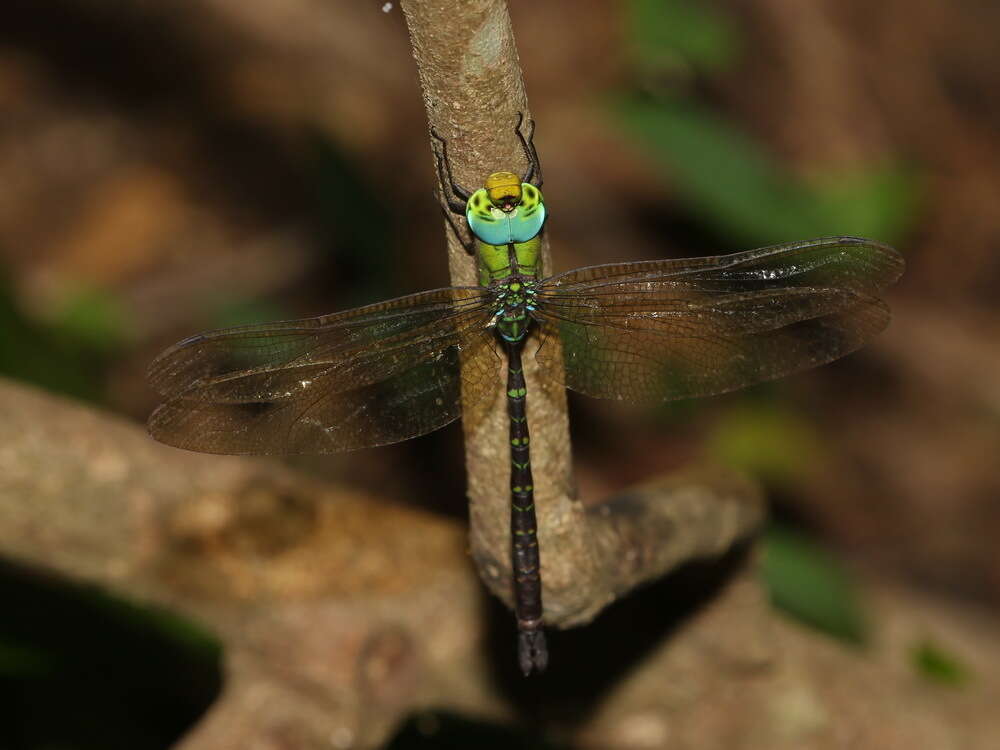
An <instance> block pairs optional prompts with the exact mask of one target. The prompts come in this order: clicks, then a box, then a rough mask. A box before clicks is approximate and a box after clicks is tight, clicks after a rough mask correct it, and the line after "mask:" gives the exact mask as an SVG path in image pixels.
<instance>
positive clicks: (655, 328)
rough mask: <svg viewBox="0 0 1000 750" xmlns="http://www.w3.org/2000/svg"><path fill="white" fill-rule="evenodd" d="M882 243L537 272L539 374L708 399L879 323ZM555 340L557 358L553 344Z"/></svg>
mask: <svg viewBox="0 0 1000 750" xmlns="http://www.w3.org/2000/svg"><path fill="white" fill-rule="evenodd" d="M902 267H903V263H902V259H901V258H900V256H899V255H898V254H897V253H896V252H895V251H894V250H892V249H891V248H889V247H887V246H885V245H881V244H878V243H874V242H869V241H867V240H860V239H855V238H832V239H825V240H812V241H810V242H806V243H792V244H788V245H781V246H776V247H773V248H763V249H761V250H752V251H749V252H746V253H738V254H736V255H730V256H720V257H715V258H696V259H690V260H667V261H648V262H639V263H624V264H617V265H609V266H593V267H590V268H584V269H577V270H576V271H571V272H569V273H566V274H561V275H559V276H554V277H551V278H550V279H546V280H545V281H544V282H542V284H541V285H540V288H539V293H538V299H539V305H538V310H537V311H536V316H537V317H538V319H539V321H540V323H541V327H542V340H543V346H542V347H541V348H540V349H539V351H538V353H537V357H538V359H539V360H540V363H541V364H542V367H543V372H546V373H549V374H555V375H556V376H558V374H560V373H561V374H563V381H564V383H565V385H566V386H567V387H568V388H571V389H573V390H576V391H579V392H581V393H584V394H587V395H590V396H595V397H598V398H612V399H622V400H628V401H634V402H640V403H642V402H657V401H666V400H671V399H679V398H690V397H694V396H706V395H711V394H716V393H724V392H727V391H732V390H736V389H738V388H742V387H744V386H747V385H751V384H753V383H759V382H762V381H765V380H771V379H774V378H778V377H781V376H783V375H788V374H791V373H794V372H798V371H800V370H804V369H807V368H810V367H814V366H816V365H820V364H824V363H826V362H830V361H832V360H834V359H837V358H838V357H841V356H843V355H844V354H847V353H849V352H852V351H854V350H855V349H857V348H859V347H860V346H862V345H863V344H864V343H865V342H866V341H868V340H869V339H871V338H872V337H873V336H875V335H876V334H877V333H878V332H879V331H881V330H882V329H883V328H885V326H886V325H887V324H888V321H889V311H888V308H887V307H886V306H885V304H884V303H883V302H881V300H879V299H878V298H877V296H875V295H877V294H878V293H879V292H880V291H881V290H882V289H883V288H885V287H886V286H887V285H888V284H890V283H892V282H893V281H895V279H896V278H897V277H898V276H899V274H900V273H901V272H902ZM551 337H558V339H559V340H560V342H561V344H562V352H561V357H562V364H561V365H560V364H559V363H558V362H557V360H558V358H559V356H560V354H559V353H557V352H556V350H555V347H553V346H551V345H544V342H545V340H546V339H548V338H551Z"/></svg>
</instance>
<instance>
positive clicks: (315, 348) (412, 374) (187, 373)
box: [149, 287, 495, 454]
mask: <svg viewBox="0 0 1000 750" xmlns="http://www.w3.org/2000/svg"><path fill="white" fill-rule="evenodd" d="M490 314H491V313H490V305H489V295H488V292H486V290H484V289H481V288H479V287H452V288H446V289H437V290H434V291H429V292H422V293H419V294H414V295H410V296H407V297H400V298H399V299H395V300H390V301H388V302H382V303H378V304H375V305H369V306H366V307H361V308H357V309H355V310H348V311H346V312H343V313H337V314H333V315H324V316H321V317H318V318H309V319H305V320H293V321H284V322H279V323H268V324H263V325H253V326H241V327H239V328H232V329H228V330H222V331H214V332H211V333H207V334H202V335H199V336H194V337H192V338H190V339H187V340H185V341H182V342H181V343H179V344H177V345H175V346H173V347H171V348H170V349H168V350H166V351H165V352H163V354H161V355H160V356H159V357H157V358H156V360H155V361H154V362H153V364H152V365H151V367H150V371H149V380H150V383H151V384H152V385H153V387H154V388H156V389H157V390H158V391H159V392H160V393H161V394H163V395H164V396H166V402H165V403H164V404H163V405H162V406H160V407H159V408H158V409H157V410H156V411H155V412H154V413H153V415H152V416H151V417H150V420H149V430H150V433H151V434H152V435H153V437H155V438H156V439H157V440H160V441H161V442H164V443H167V444H169V445H174V446H177V447H179V448H187V449H188V450H197V451H203V452H207V453H240V454H247V453H256V454H264V453H268V454H279V453H280V454H288V453H330V452H337V451H343V450H352V449H355V448H362V447H367V446H374V445H385V444H387V443H393V442H397V441H400V440H406V439H408V438H411V437H415V436H417V435H422V434H425V433H427V432H431V431H433V430H435V429H437V428H439V427H442V426H444V425H446V424H448V423H449V422H451V421H453V420H454V419H456V418H457V417H458V416H459V415H460V413H461V400H460V396H459V392H460V387H461V383H462V378H464V379H465V381H466V383H465V386H466V389H467V391H468V392H469V393H471V394H472V395H473V396H475V395H476V394H480V395H482V396H483V397H486V396H487V395H488V394H489V393H490V392H491V390H492V387H493V386H495V380H493V379H492V378H493V376H494V371H495V358H494V355H493V353H492V346H493V338H492V336H491V334H490V332H489V331H488V330H487V328H486V326H487V324H488V323H489V320H490ZM460 360H461V361H462V362H464V363H465V367H464V369H463V370H462V375H461V376H460V374H459V363H460ZM491 367H492V369H491Z"/></svg>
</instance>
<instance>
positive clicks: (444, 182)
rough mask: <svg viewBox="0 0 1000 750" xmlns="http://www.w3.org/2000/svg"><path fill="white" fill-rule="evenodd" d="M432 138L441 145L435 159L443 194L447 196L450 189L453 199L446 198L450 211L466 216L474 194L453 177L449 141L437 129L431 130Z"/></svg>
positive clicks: (435, 150) (436, 150)
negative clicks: (468, 204)
mask: <svg viewBox="0 0 1000 750" xmlns="http://www.w3.org/2000/svg"><path fill="white" fill-rule="evenodd" d="M431 136H432V137H433V138H434V139H435V140H436V141H437V142H438V143H440V144H441V148H440V150H438V149H434V157H435V158H436V159H437V168H438V180H439V181H440V182H441V194H442V196H447V195H448V190H447V189H449V188H450V189H451V193H452V196H453V197H451V198H447V197H446V198H445V202H446V203H447V204H448V208H449V210H450V211H451V212H452V213H453V214H457V215H459V216H465V206H466V204H467V203H468V202H469V198H471V197H472V192H471V191H470V190H466V189H465V188H464V187H462V186H461V185H459V184H458V183H457V182H455V178H454V177H452V174H451V160H450V159H449V158H448V141H447V140H446V139H445V138H444V136H442V135H441V134H440V133H438V132H437V130H436V129H435V128H431Z"/></svg>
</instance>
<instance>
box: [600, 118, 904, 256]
mask: <svg viewBox="0 0 1000 750" xmlns="http://www.w3.org/2000/svg"><path fill="white" fill-rule="evenodd" d="M615 109H616V113H617V116H618V118H619V119H620V120H621V122H622V123H623V124H624V126H625V128H626V130H627V132H628V133H630V134H631V135H632V136H633V137H634V138H635V139H636V141H637V142H638V143H639V145H640V146H642V147H644V148H646V149H648V150H649V152H650V154H651V155H652V156H653V157H654V159H655V162H656V163H657V164H658V165H659V166H660V168H661V170H662V174H663V177H664V181H665V182H667V183H668V184H669V185H670V186H671V187H672V188H673V189H674V190H676V192H677V196H678V199H679V200H680V201H681V202H682V203H683V204H684V205H686V206H687V208H688V209H689V210H690V211H691V213H692V214H693V215H694V216H695V217H696V218H698V219H700V220H701V221H703V222H705V223H706V224H707V225H708V226H709V227H711V228H712V229H713V230H715V231H716V232H717V233H720V234H722V235H724V236H726V237H731V238H732V239H733V240H735V241H736V243H737V244H741V245H768V244H773V243H778V242H786V241H789V240H792V239H801V238H806V237H823V236H833V235H847V234H858V235H864V236H873V237H875V238H878V239H882V240H887V241H893V240H894V239H897V238H898V237H899V236H900V235H901V234H902V233H903V232H904V231H905V229H906V227H907V225H908V223H909V221H910V219H911V217H912V216H913V215H914V209H915V206H916V202H917V192H918V191H917V188H918V184H917V181H916V179H915V175H914V172H913V170H911V169H903V168H900V167H897V166H894V165H891V164H888V165H885V164H884V165H880V166H878V167H877V168H874V169H871V170H865V171H858V172H853V173H850V174H846V175H837V174H831V175H827V176H826V177H825V178H824V179H822V180H820V181H819V182H818V184H813V183H810V182H806V181H804V180H801V179H799V178H797V177H795V176H794V175H792V174H791V173H789V172H788V171H786V170H784V169H782V167H781V165H780V162H778V160H777V159H775V158H774V157H772V156H770V155H769V154H767V153H766V151H765V150H764V149H763V148H762V147H760V146H759V145H758V144H757V143H755V142H754V141H753V140H751V139H750V138H749V137H747V136H746V135H744V134H743V133H741V132H740V131H739V130H737V129H736V128H734V127H733V126H732V125H730V124H729V123H727V122H726V121H725V120H723V119H722V118H720V117H718V116H717V115H715V114H712V113H710V112H708V111H706V110H704V109H702V108H700V107H699V106H697V105H696V104H694V103H692V102H689V101H686V100H682V99H656V98H648V99H639V98H631V99H628V100H625V101H623V102H620V103H619V104H618V105H617V106H616V108H615Z"/></svg>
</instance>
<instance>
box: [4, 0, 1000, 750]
mask: <svg viewBox="0 0 1000 750" xmlns="http://www.w3.org/2000/svg"><path fill="white" fill-rule="evenodd" d="M383 5H389V4H384V3H382V2H381V1H378V2H376V1H375V0H371V1H368V0H365V1H364V2H350V3H348V2H329V1H327V2H320V1H319V0H256V1H255V2H251V3H246V2H231V1H230V0H187V1H186V2H180V3H176V2H175V3H167V2H160V1H158V0H148V1H147V2H143V3H138V4H136V3H123V2H106V1H101V0H32V1H30V2H29V1H28V0H7V2H6V3H5V4H4V9H3V14H2V16H0V375H3V376H5V377H9V378H14V379H17V380H20V381H25V382H29V383H33V384H35V385H37V386H39V387H42V388H45V389H48V390H50V391H53V392H57V393H61V394H66V395H69V396H72V397H74V398H77V399H82V400H85V401H87V402H90V403H92V404H94V405H98V406H100V407H102V408H105V409H109V410H112V411H114V412H117V413H119V414H121V415H125V416H127V417H128V418H131V419H134V420H136V421H137V422H141V421H143V420H144V419H145V418H146V416H147V415H148V414H149V412H150V411H151V409H152V407H153V406H154V405H155V403H156V399H155V395H154V394H153V393H151V392H150V391H149V390H148V389H147V387H146V386H145V382H144V371H145V368H146V366H147V365H148V363H149V362H150V360H151V359H152V358H153V356H155V354H156V353H157V352H158V351H160V350H161V349H162V348H164V347H165V346H167V345H169V344H171V343H173V342H174V341H176V340H178V339H180V338H183V337H185V336H188V335H190V334H193V333H195V332H198V331H201V330H205V329H209V328H217V327H222V326H229V325H236V324H239V323H247V322H256V321H266V320H274V319H281V318H289V317H303V316H312V315H318V314H322V313H327V312H332V311H336V310H341V309H346V308H349V307H352V306H355V305H359V304H364V303H368V302H373V301H377V300H380V299H385V298H389V297H393V296H398V295H400V294H405V293H409V292H414V291H418V290H420V289H425V288H433V287H437V286H444V285H446V284H447V283H448V282H447V270H446V259H445V252H444V234H443V222H442V220H441V214H440V209H439V208H438V206H437V204H436V202H435V198H434V196H433V194H432V188H433V187H434V185H435V182H434V179H435V178H434V172H433V165H432V159H431V152H430V148H429V143H428V138H427V133H426V127H425V124H426V119H425V115H424V111H423V105H422V101H421V94H420V87H419V82H418V80H417V73H416V70H415V67H414V64H413V61H412V59H411V57H410V54H409V46H408V40H407V35H406V28H405V24H404V21H403V18H402V15H401V13H400V11H399V8H398V7H395V6H393V7H391V8H389V9H388V11H387V12H386V11H384V10H383ZM510 5H511V8H510V10H511V15H512V17H513V21H514V29H515V34H516V36H517V39H518V46H519V52H520V57H521V63H522V67H523V70H524V76H525V80H526V85H527V90H528V94H529V99H530V102H531V110H532V113H533V115H534V117H535V118H536V120H537V122H538V129H537V135H536V145H537V147H538V151H539V153H540V156H541V159H542V163H543V166H544V169H545V194H546V199H547V203H548V205H549V208H550V212H551V217H552V220H551V222H550V225H549V236H550V241H551V244H552V251H553V258H554V261H555V265H556V267H555V269H553V270H556V271H559V270H566V269H569V268H573V267H576V266H582V265H587V264H594V263H604V262H611V261H619V260H629V259H652V258H661V257H685V256H694V255H708V254H718V253H728V252H734V251H737V250H741V249H748V248H750V247H757V246H762V245H766V244H770V243H775V242H783V241H789V240H796V239H805V238H810V237H818V236H823V235H831V234H854V235H862V236H867V237H872V238H875V239H878V240H882V241H885V242H889V243H890V244H893V245H895V246H896V247H897V248H899V249H900V251H901V252H902V253H903V254H904V256H905V257H906V259H907V263H908V268H907V272H906V274H905V276H904V277H903V280H902V282H901V284H900V285H899V286H898V287H897V288H895V289H893V290H891V292H890V296H889V300H890V304H891V306H892V308H893V314H894V321H893V324H892V326H891V328H890V329H889V330H888V331H887V332H886V333H885V334H884V335H883V336H882V337H880V338H879V339H878V340H877V341H876V342H875V343H874V344H873V345H872V346H870V347H868V348H867V349H866V350H864V351H862V352H860V353H858V354H855V355H852V356H850V357H848V358H847V359H845V360H843V361H841V362H838V363H835V364H833V365H831V366H828V367H825V368H822V369H820V370H817V371H813V372H809V373H806V374H802V375H799V376H796V377H792V378H788V379H786V380H783V381H780V382H777V383H772V384H768V385H765V386H762V387H759V388H755V389H752V390H750V391H748V392H743V393H740V394H733V395H729V396H724V397H719V398H713V399H706V400H700V401H697V402H679V403H675V404H670V405H667V406H665V407H664V408H662V409H660V410H657V411H654V412H650V411H640V410H637V409H628V408H622V407H620V406H619V405H617V404H615V405H608V404H603V403H598V402H594V401H588V400H586V399H583V398H576V397H573V398H572V400H571V420H572V434H573V439H574V445H573V450H574V456H575V462H576V463H575V465H576V471H577V478H578V482H579V485H580V494H581V497H583V498H584V499H586V500H591V501H593V500H597V499H599V498H601V497H604V496H606V495H607V494H609V493H610V492H612V491H614V490H617V489H621V488H622V487H624V486H626V485H628V484H629V483H632V482H634V481H637V480H640V479H643V478H645V477H648V476H650V475H652V474H654V473H658V472H665V471H669V470H671V469H674V468H677V467H679V466H682V465H684V464H686V463H688V462H690V461H694V460H698V459H700V458H705V457H708V458H712V459H715V460H719V461H723V462H725V463H727V464H730V465H733V466H736V467H738V468H740V469H742V470H744V471H747V472H749V473H751V474H753V475H754V476H756V477H757V478H758V479H759V480H760V481H761V482H763V484H764V485H765V487H766V489H767V492H768V496H769V498H770V499H771V501H772V503H773V506H774V516H775V519H776V524H775V527H774V529H773V530H772V531H771V532H770V535H769V548H768V551H769V554H768V558H767V564H766V566H765V567H766V570H767V573H768V576H769V584H770V586H771V590H772V595H773V597H774V598H775V599H776V601H777V602H778V603H779V604H781V605H783V606H785V607H786V608H787V609H790V610H793V611H795V612H796V613H797V614H798V616H800V617H802V618H803V619H806V620H808V621H810V622H813V623H814V624H817V625H819V626H821V627H824V628H826V629H827V630H829V631H831V632H833V633H835V634H837V635H839V636H840V637H843V638H847V639H849V640H852V641H855V642H859V643H863V642H864V640H865V638H866V637H867V633H868V627H869V625H868V624H867V622H866V619H865V613H864V605H863V602H860V603H859V602H858V601H857V599H856V597H854V596H852V595H851V593H850V592H851V588H850V583H849V581H850V577H851V575H852V574H857V572H858V571H867V572H868V574H874V575H877V576H887V577H892V578H895V579H902V580H905V581H907V582H910V583H912V584H914V585H916V586H919V587H921V588H923V589H926V590H930V591H933V592H935V593H937V594H939V595H941V596H944V597H949V598H954V599H956V600H960V601H962V602H967V603H972V604H973V605H974V606H977V607H981V608H984V609H990V610H992V611H994V612H995V611H996V610H997V608H998V606H1000V555H998V554H997V552H996V541H995V540H996V538H997V536H998V535H1000V472H997V470H996V452H997V449H998V447H1000V376H998V373H1000V349H998V346H997V343H996V342H997V340H998V338H997V337H998V334H1000V294H998V291H1000V212H998V211H997V210H996V206H997V205H1000V46H998V44H997V29H1000V5H998V4H996V3H993V2H988V1H984V0H883V2H881V3H875V4H873V3H869V2H865V1H864V0H817V1H816V2H811V3H794V2H787V1H786V0H738V1H737V0H714V1H711V2H710V1H709V0H703V1H698V0H629V1H628V2H620V3H610V2H609V3H579V2H575V1H574V0H550V1H549V2H546V3H528V2H516V1H515V2H512V3H511V4H510ZM568 19H571V20H572V22H571V23H569V22H567V20H568ZM508 126H509V123H506V122H498V127H504V128H506V127H508ZM505 166H507V165H497V168H500V167H505ZM609 434H610V435H614V439H613V440H608V439H607V438H608V435H609ZM460 441H461V433H460V428H459V427H458V426H451V427H449V428H447V429H445V430H443V431H441V432H440V433H437V434H434V435H432V436H428V437H426V438H420V439H418V440H414V441H411V442H409V443H406V444H402V445H398V446H392V447H388V448H381V449H378V450H373V451H362V452H360V453H357V454H352V455H351V456H350V457H349V458H345V457H338V456H332V457H326V458H324V459H323V460H321V461H320V460H304V461H302V462H300V465H301V466H303V467H304V468H306V469H308V470H310V471H315V472H318V473H321V474H323V475H325V476H328V477H335V478H336V479H337V480H338V481H342V482H345V483H348V484H357V485H358V486H363V487H365V488H366V489H367V490H370V491H371V492H373V493H376V494H380V495H382V496H384V497H387V498H390V499H393V500H397V501H399V502H405V503H412V504H415V505H420V506H422V507H431V508H434V509H436V510H438V511H440V512H443V513H449V514H452V515H454V516H455V517H457V518H463V517H464V513H465V511H464V507H463V502H464V475H463V471H462V469H461V467H462V466H463V459H462V452H461V443H460ZM432 455H433V456H434V457H435V461H437V462H438V465H441V466H447V467H451V468H450V469H448V470H447V471H446V472H442V473H441V474H445V476H444V477H442V476H441V474H439V475H438V476H437V477H436V481H435V482H434V483H433V486H432V485H431V484H430V483H429V482H428V481H427V479H428V478H427V476H426V474H425V473H424V471H423V468H422V467H424V466H425V465H426V461H427V460H428V456H432ZM389 465H391V466H392V467H393V471H391V472H387V471H386V470H385V467H386V466H389ZM442 481H443V486H442ZM834 560H837V561H838V562H836V563H835V562H834ZM816 591H822V592H824V593H823V595H822V596H818V597H817V596H814V597H812V598H810V596H809V595H808V594H809V592H816ZM803 592H805V595H803ZM830 592H834V594H831V593H830ZM11 622H12V621H11V620H9V619H8V621H7V624H6V632H5V624H4V623H2V622H0V691H2V693H0V695H2V696H3V698H4V703H3V704H2V705H0V713H6V712H7V711H8V710H9V709H14V710H13V711H12V716H11V718H8V719H5V720H4V722H3V724H4V729H3V730H0V736H2V734H3V733H8V735H9V736H8V738H7V739H6V740H5V741H0V745H2V746H3V747H5V748H36V747H37V748H41V747H47V748H48V747H52V748H54V747H59V748H83V747H119V746H122V747H131V748H140V747H165V746H166V743H167V742H169V738H170V737H171V736H174V735H173V734H172V733H173V732H179V731H181V730H182V729H183V726H184V722H185V721H190V720H191V718H192V717H193V716H195V715H197V711H199V710H201V709H200V708H199V706H201V707H203V705H204V701H206V700H208V699H209V698H210V693H211V690H212V689H214V688H206V687H203V686H202V687H197V688H190V687H188V688H185V689H183V690H181V689H178V690H179V694H180V695H181V696H182V697H181V698H179V699H178V705H179V706H180V707H179V708H177V710H176V712H175V714H176V715H175V714H170V715H171V717H174V718H171V719H169V721H175V722H177V723H176V726H175V725H169V721H168V720H167V719H164V718H163V716H161V715H159V714H157V716H156V717H154V718H150V719H149V721H150V722H154V723H155V722H159V724H158V725H157V726H164V727H168V728H164V729H162V730H158V731H160V732H161V735H162V737H163V738H165V739H156V737H159V736H161V735H157V734H156V732H152V731H150V730H149V729H148V726H149V725H148V724H147V725H143V724H142V721H144V719H142V718H141V717H140V719H136V723H137V725H138V726H137V728H134V731H135V734H134V736H133V735H131V734H129V732H131V731H133V730H132V729H129V728H117V729H110V728H107V727H102V728H101V730H100V731H102V732H110V733H111V734H109V735H107V736H104V735H101V736H100V737H99V738H98V739H95V738H94V737H95V735H94V734H93V731H97V730H94V729H93V728H92V727H91V728H88V725H87V721H86V720H85V719H84V718H79V720H78V721H76V722H75V723H74V721H68V722H67V725H68V726H70V727H71V729H72V727H76V726H77V725H79V728H78V729H72V731H68V733H66V734H65V736H63V734H61V733H60V732H55V731H54V730H53V728H52V726H51V725H50V724H51V722H47V721H46V720H45V718H44V716H41V715H39V711H40V710H41V709H39V708H38V707H37V706H36V705H35V704H33V703H32V702H31V701H32V698H31V694H32V690H35V691H37V693H38V694H39V695H41V694H43V693H44V694H45V695H46V698H45V700H46V701H48V703H47V704H46V705H47V706H48V710H51V707H52V705H53V704H52V701H53V697H52V696H53V693H52V689H51V685H50V683H49V682H46V679H47V678H46V675H47V674H51V670H49V671H47V670H48V669H49V667H51V664H52V663H53V662H52V660H53V659H55V658H56V657H53V656H51V654H52V653H56V652H58V653H59V654H62V656H60V657H59V658H60V659H71V658H73V657H72V656H67V654H70V655H71V654H73V653H74V649H83V650H87V649H89V648H90V646H79V645H77V646H67V645H65V644H62V645H60V644H59V642H58V638H59V637H62V636H58V635H53V636H52V637H51V638H50V639H49V640H48V641H46V642H45V643H44V644H39V643H35V644H32V643H29V642H28V640H26V639H27V636H26V635H25V633H24V630H23V628H22V629H21V630H18V626H17V624H16V623H14V624H13V625H12V624H11ZM63 635H64V636H65V634H63ZM65 637H69V636H65ZM29 640H30V639H29ZM54 644H55V645H54ZM53 649H54V651H53ZM209 651H211V649H210V648H209ZM914 658H915V667H916V668H918V669H926V670H928V673H929V674H937V675H939V676H940V675H943V679H955V680H959V679H962V677H961V675H962V674H964V673H965V672H966V671H967V667H966V666H963V665H961V664H960V663H958V662H956V661H954V660H953V659H952V658H951V657H950V656H949V651H948V644H946V643H928V644H924V645H923V646H921V647H920V648H919V649H917V650H916V651H915V657H914ZM47 665H48V666H47ZM80 679H84V677H81V678H80ZM206 679H207V678H206ZM208 682H211V680H210V679H209V680H208ZM199 684H201V683H199ZM26 685H33V686H34V687H33V688H32V690H26V688H25V686H26ZM109 689H110V688H109ZM206 695H209V698H206ZM78 698H79V695H78V694H77V693H75V692H74V691H69V690H68V691H67V696H66V698H65V703H66V705H65V706H63V709H62V711H65V714H64V715H66V716H69V715H73V714H74V713H79V714H80V716H81V717H82V716H84V715H85V714H87V713H88V712H89V711H92V710H94V709H93V707H91V708H87V707H86V706H79V705H76V706H75V708H74V707H70V705H71V704H76V702H77V701H78ZM118 699H119V698H113V697H111V698H95V700H107V701H112V702H113V701H114V700H118ZM160 705H161V708H162V705H163V704H162V701H161V704H160ZM170 705H173V704H170ZM164 710H165V709H164ZM171 710H173V709H171ZM185 712H187V713H185ZM153 713H156V712H153ZM159 713H160V714H162V713H163V711H160V712H159ZM177 716H179V717H181V718H176V717H177ZM184 717H187V718H184ZM168 725H169V726H174V727H175V728H174V729H170V728H169V726H168ZM92 730H93V731H92ZM88 732H90V733H89V734H88ZM115 732H119V734H115ZM418 734H419V733H418ZM122 737H126V738H127V739H122ZM140 737H141V738H143V739H142V740H141V741H140V739H138V738H140ZM150 737H153V739H152V740H151V739H150ZM158 742H159V743H160V744H157V743H158ZM46 743H47V744H46ZM407 746H411V745H407Z"/></svg>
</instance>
